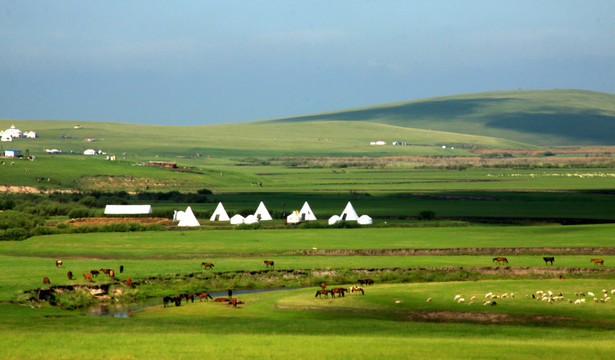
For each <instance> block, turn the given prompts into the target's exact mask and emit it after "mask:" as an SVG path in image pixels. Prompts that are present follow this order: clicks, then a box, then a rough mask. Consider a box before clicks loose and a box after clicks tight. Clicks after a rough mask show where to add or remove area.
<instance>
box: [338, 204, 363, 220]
mask: <svg viewBox="0 0 615 360" xmlns="http://www.w3.org/2000/svg"><path fill="white" fill-rule="evenodd" d="M340 218H342V220H344V221H357V220H359V215H358V214H357V212H356V211H354V208H353V207H352V204H351V203H350V201H349V202H348V205H346V208H345V209H344V212H342V215H340Z"/></svg>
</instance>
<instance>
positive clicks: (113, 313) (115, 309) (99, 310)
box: [86, 287, 301, 318]
mask: <svg viewBox="0 0 615 360" xmlns="http://www.w3.org/2000/svg"><path fill="white" fill-rule="evenodd" d="M295 289H301V288H300V287H292V288H275V289H245V290H233V296H235V295H243V294H256V293H262V292H270V291H282V290H295ZM209 294H210V295H211V296H212V297H214V298H216V297H226V296H228V292H227V290H224V291H213V292H210V293H209ZM196 301H198V298H197V300H196ZM152 306H162V298H151V299H147V300H144V301H140V302H136V303H130V304H96V305H94V306H91V307H89V308H88V309H86V313H87V314H88V315H94V316H110V317H117V318H130V317H131V316H132V313H133V312H136V311H139V310H143V309H146V308H149V307H152ZM173 306H174V305H173Z"/></svg>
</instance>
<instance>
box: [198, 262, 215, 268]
mask: <svg viewBox="0 0 615 360" xmlns="http://www.w3.org/2000/svg"><path fill="white" fill-rule="evenodd" d="M201 265H202V266H203V267H204V268H205V269H211V268H213V267H214V264H213V263H210V262H204V263H201Z"/></svg>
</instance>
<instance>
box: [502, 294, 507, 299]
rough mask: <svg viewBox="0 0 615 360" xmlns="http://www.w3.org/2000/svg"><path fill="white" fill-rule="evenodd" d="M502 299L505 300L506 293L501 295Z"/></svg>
mask: <svg viewBox="0 0 615 360" xmlns="http://www.w3.org/2000/svg"><path fill="white" fill-rule="evenodd" d="M500 297H501V298H502V299H506V298H507V297H508V293H504V294H502V296H500Z"/></svg>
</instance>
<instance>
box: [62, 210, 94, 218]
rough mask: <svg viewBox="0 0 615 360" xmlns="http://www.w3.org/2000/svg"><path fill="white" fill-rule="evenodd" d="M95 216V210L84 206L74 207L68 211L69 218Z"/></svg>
mask: <svg viewBox="0 0 615 360" xmlns="http://www.w3.org/2000/svg"><path fill="white" fill-rule="evenodd" d="M93 216H96V212H95V211H93V210H90V209H86V208H76V209H73V210H71V211H70V212H69V213H68V217H69V218H71V219H77V218H85V217H93Z"/></svg>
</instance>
